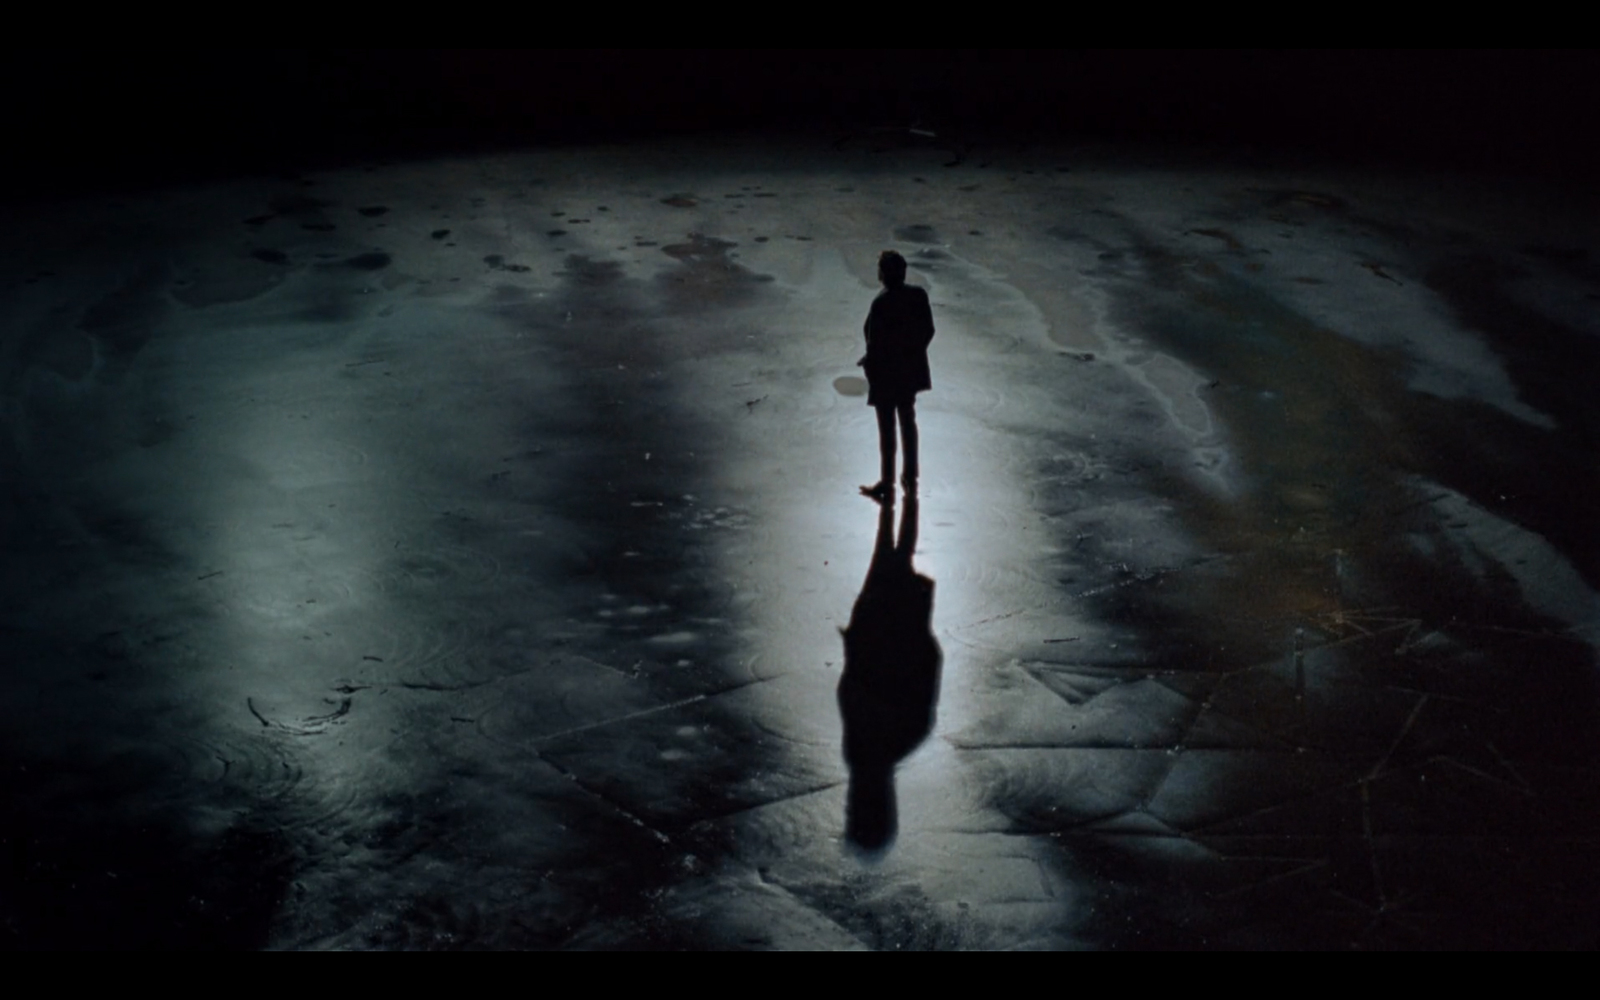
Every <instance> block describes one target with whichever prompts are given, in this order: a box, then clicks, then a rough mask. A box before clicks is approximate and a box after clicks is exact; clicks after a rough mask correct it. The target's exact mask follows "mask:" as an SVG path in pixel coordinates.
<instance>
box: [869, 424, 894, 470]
mask: <svg viewBox="0 0 1600 1000" xmlns="http://www.w3.org/2000/svg"><path fill="white" fill-rule="evenodd" d="M873 409H875V410H877V412H878V457H879V459H880V461H881V468H882V474H881V475H880V476H879V477H878V482H880V483H889V484H891V485H892V484H893V483H894V409H895V408H894V407H892V406H877V407H874V408H873Z"/></svg>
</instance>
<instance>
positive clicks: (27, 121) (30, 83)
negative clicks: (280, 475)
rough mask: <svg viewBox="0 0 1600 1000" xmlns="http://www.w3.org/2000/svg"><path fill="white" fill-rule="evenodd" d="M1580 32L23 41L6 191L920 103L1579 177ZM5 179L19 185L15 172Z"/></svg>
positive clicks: (1075, 128) (816, 116)
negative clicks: (1276, 45)
mask: <svg viewBox="0 0 1600 1000" xmlns="http://www.w3.org/2000/svg"><path fill="white" fill-rule="evenodd" d="M1597 66H1600V59H1597V58H1596V56H1595V54H1594V53H1593V52H1582V51H1564V52H1527V51H1509V52H1508V51H1420V52H1419V51H1396V50H1385V51H1366V52H1362V51H1354V52H1351V51H1281V50H1212V51H1151V50H1125V51H1086V50H955V49H927V50H893V51H874V50H863V49H841V50H827V49H807V50H798V49H796V50H749V49H733V50H720V49H700V50H653V51H643V50H621V49H596V50H556V51H543V50H504V49H502V50H473V49H319V50H309V49H205V50H200V49H196V50H174V51H167V52H161V51H149V50H143V51H134V50H128V51H126V52H110V51H107V50H97V51H84V50H30V51H12V52H9V53H8V54H7V58H6V60H5V69H4V70H3V72H4V74H5V76H4V82H5V85H6V90H7V98H6V100H5V101H4V104H3V106H4V108H5V111H4V112H3V115H4V129H5V132H4V135H5V139H6V147H7V153H6V155H5V169H6V170H7V171H8V172H9V173H10V175H11V176H10V177H9V178H8V179H9V180H12V181H20V182H22V188H21V190H23V191H25V192H32V193H40V192H44V191H50V190H57V191H59V190H62V189H73V188H81V187H83V186H85V185H88V186H96V187H101V186H112V187H122V186H127V185H130V184H131V185H139V184H144V183H150V182H160V181H174V180H180V179H185V178H190V177H194V176H200V175H216V174H228V173H238V172H264V171H278V170H294V169H305V168H309V167H314V166H331V165H335V164H338V163H342V162H348V161H350V160H360V159H371V158H383V157H395V156H403V155H413V154H415V155H425V154H428V153H434V152H443V151H453V150H470V149H481V148H486V147H503V146H507V145H521V144H527V143H552V142H564V141H572V140H582V139H605V138H621V137H638V136H650V135H657V134H662V133H684V132H696V131H703V130H730V129H750V128H789V127H808V128H820V129H827V130H835V131H839V132H844V131H848V130H850V129H854V128H860V127H865V126H881V125H910V124H913V123H918V124H921V125H923V126H926V127H931V128H935V129H938V130H941V131H942V132H943V133H945V134H947V135H960V136H961V137H962V138H963V140H964V141H974V142H977V141H984V140H995V139H1001V138H1004V139H1017V138H1021V139H1024V140H1039V141H1047V140H1051V139H1056V138H1067V139H1084V138H1087V139H1119V140H1139V141H1154V142H1158V143H1162V144H1171V145H1173V146H1175V147H1177V146H1204V147H1207V148H1214V147H1216V146H1223V147H1230V148H1231V147H1238V148H1242V149H1248V150H1252V151H1257V152H1265V153H1281V154H1285V155H1294V156H1302V155H1306V156H1314V157H1318V158H1333V159H1339V160H1344V161H1349V160H1357V161H1359V160H1384V161H1396V162H1406V163H1419V164H1424V165H1430V166H1440V165H1444V166H1454V167H1462V168H1468V169H1484V170H1496V171H1501V170H1504V171H1516V172H1531V173H1548V174H1558V175H1565V176H1584V177H1587V176H1589V175H1590V174H1592V173H1594V172H1595V171H1596V167H1597V166H1600V152H1597V149H1596V141H1595V139H1594V126H1595V123H1596V120H1597V114H1596V113H1597V111H1600V85H1597V75H1600V74H1597V73H1596V68H1597ZM12 190H14V191H15V190H18V187H17V185H15V184H13V186H12Z"/></svg>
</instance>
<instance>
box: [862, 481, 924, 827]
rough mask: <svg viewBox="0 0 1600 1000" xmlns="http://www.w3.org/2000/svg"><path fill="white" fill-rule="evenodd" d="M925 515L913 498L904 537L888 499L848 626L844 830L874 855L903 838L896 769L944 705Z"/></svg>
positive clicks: (903, 527) (881, 509)
mask: <svg viewBox="0 0 1600 1000" xmlns="http://www.w3.org/2000/svg"><path fill="white" fill-rule="evenodd" d="M917 516H918V511H917V500H916V498H915V497H907V498H906V501H905V507H904V511H903V513H902V515H901V519H900V536H899V540H898V542H897V541H896V539H895V532H894V505H893V504H892V503H882V504H880V505H879V511H878V536H877V541H876V543H875V545H874V548H873V552H872V564H871V566H870V567H869V568H868V569H867V578H866V581H865V582H864V583H863V584H862V586H861V595H860V596H859V597H857V598H856V603H855V607H854V609H853V610H852V611H851V612H850V626H849V627H848V628H846V629H843V630H842V632H843V636H844V676H843V677H841V678H840V680H839V714H840V715H841V717H842V718H843V720H844V759H845V763H846V764H847V765H848V766H849V768H850V791H849V794H848V796H847V800H846V805H845V835H846V837H848V838H849V840H850V842H851V843H853V844H855V845H856V846H857V847H860V848H862V849H864V850H868V851H879V850H883V849H885V848H887V847H888V846H889V845H890V844H892V843H893V842H894V838H895V833H896V832H897V830H898V826H899V824H898V816H897V814H898V811H897V809H896V805H895V790H894V769H895V767H896V765H898V764H899V763H900V761H902V760H904V759H905V758H906V757H907V756H908V755H910V753H911V752H912V751H913V750H915V749H916V748H917V747H919V746H921V745H922V741H923V740H925V739H927V738H928V733H930V732H931V731H932V730H933V721H934V713H935V710H936V708H937V706H938V702H939V679H940V668H941V666H942V665H943V662H944V654H943V653H942V651H941V650H940V649H939V642H938V640H937V639H935V638H934V636H933V580H931V579H930V578H928V577H926V576H923V575H922V574H920V573H918V572H917V571H916V569H915V568H913V566H912V565H911V559H912V555H913V553H915V551H916V548H917Z"/></svg>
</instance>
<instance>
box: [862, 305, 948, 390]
mask: <svg viewBox="0 0 1600 1000" xmlns="http://www.w3.org/2000/svg"><path fill="white" fill-rule="evenodd" d="M865 332H866V335H867V356H866V357H865V358H863V359H862V362H861V364H862V367H863V368H865V369H866V372H867V385H868V393H867V405H868V406H904V405H906V404H908V403H913V402H915V401H916V398H917V393H919V392H925V391H927V390H929V389H932V388H933V376H932V375H931V374H930V373H929V371H928V344H929V343H931V342H932V340H933V309H932V307H930V306H929V305H928V293H927V292H925V291H923V290H922V289H921V288H918V287H916V286H915V285H897V286H894V287H892V288H885V289H884V290H883V291H882V292H880V293H879V295H878V297H877V298H876V299H874V300H873V301H872V309H871V311H870V312H868V313H867V324H866V331H865Z"/></svg>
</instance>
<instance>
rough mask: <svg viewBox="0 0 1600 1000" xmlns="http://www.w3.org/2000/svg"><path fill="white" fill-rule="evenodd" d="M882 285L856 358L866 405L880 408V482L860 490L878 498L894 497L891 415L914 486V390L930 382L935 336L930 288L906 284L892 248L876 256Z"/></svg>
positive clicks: (910, 490)
mask: <svg viewBox="0 0 1600 1000" xmlns="http://www.w3.org/2000/svg"><path fill="white" fill-rule="evenodd" d="M878 280H879V281H880V282H882V283H883V291H882V292H880V293H878V297H877V298H876V299H874V300H873V302H872V309H871V311H870V312H868V313H867V323H866V328H865V332H866V337H867V353H866V356H865V357H863V358H862V359H861V360H860V361H858V362H856V363H857V364H859V365H860V366H861V367H862V368H863V369H865V370H866V375H867V405H868V406H871V407H872V408H873V409H875V410H877V412H878V454H879V457H880V460H881V465H882V472H881V475H880V476H879V478H878V482H877V483H875V484H873V485H871V486H863V487H861V492H862V493H863V494H865V495H866V496H869V497H871V498H873V499H874V500H877V501H878V502H880V503H884V502H889V503H892V502H893V501H894V466H895V418H896V417H898V418H899V420H900V442H901V444H902V445H903V446H904V449H905V455H906V461H905V474H904V475H903V476H901V478H900V482H901V484H902V485H903V486H904V487H905V490H906V493H907V494H908V495H911V494H914V493H916V490H917V473H918V471H919V469H918V463H917V393H919V392H925V391H927V390H929V389H932V388H933V378H932V376H931V375H930V374H929V372H928V344H929V343H930V342H931V341H932V340H933V309H932V308H931V307H930V306H929V305H928V293H927V292H925V291H923V290H922V289H920V288H918V287H916V286H915V285H908V284H906V259H905V258H904V257H902V256H900V255H899V254H898V253H895V252H894V251H893V250H885V251H884V252H883V253H882V255H880V256H879V257H878Z"/></svg>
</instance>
